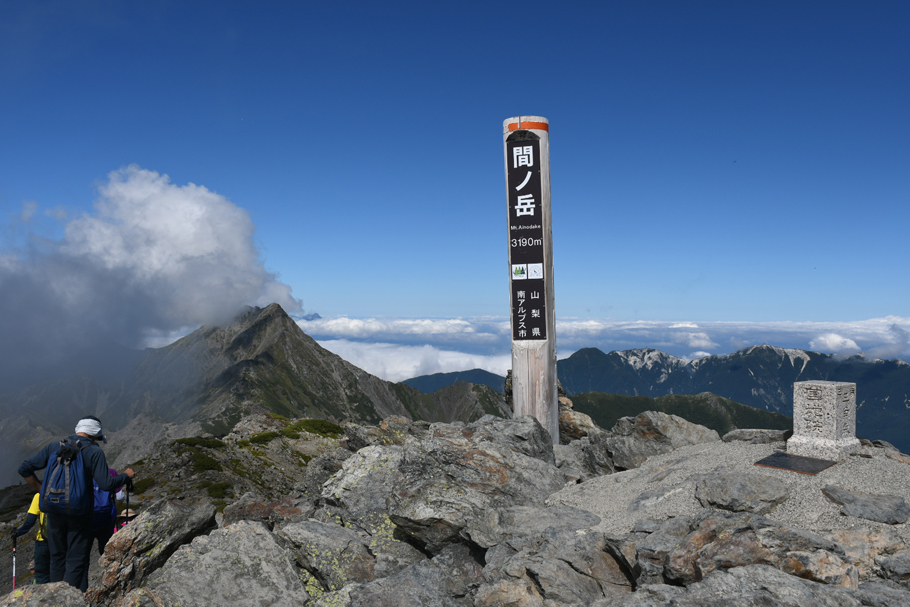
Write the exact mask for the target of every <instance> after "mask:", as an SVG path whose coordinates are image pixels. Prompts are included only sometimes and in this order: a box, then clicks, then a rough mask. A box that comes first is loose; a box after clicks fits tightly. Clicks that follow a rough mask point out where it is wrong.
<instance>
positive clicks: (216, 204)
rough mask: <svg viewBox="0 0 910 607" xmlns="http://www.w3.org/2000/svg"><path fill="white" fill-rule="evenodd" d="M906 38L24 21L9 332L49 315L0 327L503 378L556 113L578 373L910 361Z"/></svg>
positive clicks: (557, 200) (0, 185)
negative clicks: (696, 365) (513, 282)
mask: <svg viewBox="0 0 910 607" xmlns="http://www.w3.org/2000/svg"><path fill="white" fill-rule="evenodd" d="M908 31H910V6H908V5H907V4H906V3H905V2H865V3H858V2H837V1H824V2H821V1H819V2H814V1H800V2H783V1H780V2H778V1H762V2H720V1H714V2H698V1H692V2H686V1H665V2H658V1H638V2H631V1H627V2H579V3H534V2H522V3H497V2H484V3H452V4H449V5H443V4H442V3H416V2H415V3H411V2H404V3H400V2H399V3H396V2H389V3H382V4H377V3H365V2H348V3H344V4H343V5H342V4H339V5H338V6H334V5H321V4H319V5H317V4H316V3H303V2H272V3H256V4H254V3H249V2H247V3H241V2H223V1H222V2H192V3H188V2H155V3H124V2H107V1H104V2H63V1H61V2H24V1H8V0H2V1H0V115H2V116H3V119H2V120H0V215H2V219H3V223H2V232H0V238H2V240H0V290H2V291H4V292H5V293H4V297H3V299H5V300H7V303H6V304H0V308H2V309H0V312H2V313H3V314H4V315H7V316H9V315H13V316H16V315H20V317H21V315H22V314H25V313H27V314H28V315H30V316H29V318H30V320H29V322H27V323H17V324H16V326H11V325H10V323H9V322H7V323H6V324H3V323H0V332H6V333H8V334H10V335H13V336H15V337H16V339H19V340H25V341H28V340H35V341H40V340H41V339H42V337H41V336H42V335H45V334H46V333H47V332H48V329H46V328H41V329H40V330H35V331H32V329H31V327H45V325H44V324H43V321H42V318H44V319H47V322H50V323H52V324H56V325H57V328H58V329H59V328H60V327H63V328H64V329H66V330H61V331H59V332H60V333H63V334H65V335H67V336H69V337H68V338H67V339H70V341H72V342H74V343H75V342H84V341H85V340H86V339H89V337H90V336H92V335H98V334H104V335H105V336H106V337H113V338H115V339H119V340H120V341H124V342H129V341H131V340H132V341H136V338H137V336H143V338H144V339H148V338H149V336H152V338H154V339H157V340H158V341H157V342H155V341H154V340H153V342H149V343H164V342H165V341H166V340H167V339H168V336H172V335H174V334H178V333H180V332H181V331H184V332H185V331H186V330H187V328H192V327H194V326H198V324H201V323H205V322H210V321H212V319H216V318H218V317H220V316H223V315H224V314H225V313H226V310H227V309H228V308H230V307H231V306H233V305H235V304H237V305H239V304H242V303H263V302H266V301H268V300H278V301H280V302H281V303H283V305H285V307H287V308H289V310H292V311H297V312H300V311H305V312H312V311H315V312H318V313H319V314H321V315H322V316H324V317H326V318H327V319H330V320H331V321H332V322H324V323H322V324H320V325H312V324H309V325H308V324H304V325H303V326H304V328H305V329H309V330H310V332H311V333H312V334H314V335H315V336H316V337H317V338H318V339H320V340H321V341H322V342H324V343H326V344H327V345H329V346H330V347H333V348H335V349H336V351H339V352H340V353H341V352H344V354H345V355H347V356H349V357H350V358H351V359H352V362H355V363H357V362H360V363H362V364H364V366H365V367H366V368H368V370H373V371H374V372H381V373H383V374H385V375H386V376H387V377H392V378H399V376H400V375H404V374H407V373H409V371H408V370H409V369H412V368H418V369H421V370H426V371H433V370H448V369H451V368H452V367H453V366H458V365H460V364H469V363H467V362H458V363H454V362H452V361H451V360H452V357H455V358H456V359H457V355H458V353H461V354H465V355H471V356H474V357H475V358H473V359H471V361H470V362H473V363H477V364H478V365H485V366H487V367H489V368H496V369H498V368H500V367H502V361H503V360H506V359H507V354H508V347H509V346H508V339H507V337H505V338H504V337H503V335H504V334H506V333H507V330H505V331H503V330H502V327H503V323H504V322H505V319H506V315H507V314H508V305H509V303H508V286H507V278H506V276H507V275H506V272H507V248H506V230H505V221H506V214H505V195H504V174H503V162H502V153H503V152H502V138H501V125H502V121H503V120H504V119H506V118H509V117H511V116H517V115H541V116H545V117H547V118H548V119H549V121H550V138H551V139H550V143H551V177H552V184H553V185H552V201H553V202H552V214H553V241H554V257H555V277H556V278H555V280H556V293H555V296H556V312H557V317H558V319H559V321H558V322H559V324H560V325H561V327H562V329H563V330H562V331H560V330H559V329H560V327H559V326H558V327H557V328H558V333H557V340H558V343H559V344H560V352H561V355H562V354H564V353H569V352H571V351H573V350H575V349H577V348H578V347H583V346H584V345H593V346H597V347H600V348H601V349H604V350H611V349H624V348H627V347H645V346H650V347H660V348H661V349H664V350H665V351H668V352H670V353H672V354H675V355H679V356H689V357H691V356H698V355H703V354H705V353H711V354H723V353H727V352H731V351H733V350H736V349H738V348H739V347H744V346H746V345H750V344H752V343H763V342H766V341H767V342H770V343H774V344H775V345H782V346H787V347H801V348H815V349H818V350H821V351H830V352H843V353H851V352H856V351H864V352H872V353H879V354H884V355H887V356H889V357H891V356H900V357H903V358H905V359H907V358H908V357H910V346H908V343H907V332H908V331H910V311H908V308H907V306H908V304H907V302H908V301H910V280H908V272H907V265H906V264H907V259H908V258H910V239H908V238H907V226H908V225H910V210H908V207H910V205H908V203H910V195H908V193H910V148H908V142H910V119H908V117H907V108H908V107H910V39H908V37H907V32H908ZM165 176H166V177H165ZM190 184H194V185H190ZM200 217H201V218H204V220H200ZM225 217H230V218H231V219H230V220H226V219H224V218H225ZM199 221H204V223H205V229H204V230H202V232H203V233H204V234H205V236H204V237H203V238H202V242H203V244H202V245H200V244H199V241H198V240H197V236H198V233H197V232H196V231H193V230H190V231H189V232H188V233H186V234H183V236H180V234H179V233H182V231H185V230H186V229H187V228H188V227H193V226H196V225H197V224H196V223H195V222H199ZM149 225H153V226H155V228H154V229H147V227H148V226H149ZM112 238H113V239H114V240H116V242H117V243H119V244H118V245H117V246H112V245H111V244H110V243H111V239H112ZM204 243H209V244H208V245H204ZM227 243H232V244H231V245H228V244H227ZM188 260H189V261H188ZM80 272H84V275H83V274H80ZM70 283H72V284H70ZM74 285H75V286H74ZM14 290H15V292H16V293H17V297H15V298H12V299H15V300H16V301H15V302H11V301H10V300H11V298H10V296H9V294H10V293H12V292H13V291H14ZM102 298H103V302H102ZM295 302H299V304H300V307H299V309H297V310H294V308H295ZM17 306H18V307H17ZM99 309H100V310H101V311H98V310H99ZM90 310H95V311H96V312H95V313H90V312H89V311H90ZM42 315H43V316H42ZM428 319H430V320H428ZM459 319H460V320H459ZM421 323H422V324H421ZM459 323H460V324H459ZM636 323H638V324H637V325H636ZM642 326H646V327H647V329H646V330H642V329H641V327H642ZM370 327H372V329H370ZM490 327H494V329H490ZM629 327H633V329H630V328H629ZM70 329H71V330H70ZM42 331H43V333H42ZM54 332H55V333H57V331H56V330H55V331H54ZM487 335H493V336H494V337H484V336H487ZM7 337H9V335H8V336H7ZM813 344H814V345H813ZM392 350H395V352H397V354H396V356H395V357H393V356H392V355H391V354H390V352H391V351H392ZM377 353H380V354H377ZM415 353H416V354H415ZM420 353H422V354H420ZM427 353H430V354H429V359H430V360H431V363H432V364H431V363H426V360H427V357H426V356H427ZM449 354H451V356H450V357H449V358H446V357H447V356H449ZM415 356H416V358H415ZM409 357H410V358H409ZM504 357H505V358H504ZM377 358H378V359H385V360H386V361H389V360H392V359H394V360H399V358H400V360H401V361H403V362H402V365H404V367H403V368H404V369H405V370H399V371H395V372H393V371H391V370H390V369H389V368H387V367H382V368H381V369H380V366H381V365H379V366H377V364H376V363H375V362H374V363H370V362H369V361H375V360H376V359H377ZM443 359H445V360H446V361H448V362H440V361H442V360H443ZM414 360H421V361H424V363H425V364H424V363H414V364H417V366H416V367H415V366H413V365H412V364H411V363H413V362H414ZM458 360H461V359H458ZM494 360H495V361H497V362H495V364H494V363H492V362H490V361H494ZM408 361H410V362H408ZM432 361H435V362H432ZM478 361H479V362H478ZM370 364H373V365H374V366H373V367H372V368H370V366H369V365H370ZM408 365H411V366H408ZM421 365H422V366H421ZM434 365H435V366H434ZM396 368H397V367H396Z"/></svg>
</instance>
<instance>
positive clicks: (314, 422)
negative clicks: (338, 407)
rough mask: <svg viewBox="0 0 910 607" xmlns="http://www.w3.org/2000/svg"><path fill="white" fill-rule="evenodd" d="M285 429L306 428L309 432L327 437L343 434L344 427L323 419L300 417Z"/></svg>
mask: <svg viewBox="0 0 910 607" xmlns="http://www.w3.org/2000/svg"><path fill="white" fill-rule="evenodd" d="M285 430H290V431H292V432H299V431H301V430H306V431H307V432H309V433H310V434H318V435H319V436H325V437H328V438H338V437H339V436H341V435H342V434H344V428H342V427H341V426H339V425H338V424H333V423H332V422H330V421H326V420H324V419H302V420H300V421H299V422H297V423H295V424H291V425H290V426H288V427H287V428H285Z"/></svg>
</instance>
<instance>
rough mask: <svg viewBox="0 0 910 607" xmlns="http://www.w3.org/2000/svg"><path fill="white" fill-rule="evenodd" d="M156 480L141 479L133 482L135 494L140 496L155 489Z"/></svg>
mask: <svg viewBox="0 0 910 607" xmlns="http://www.w3.org/2000/svg"><path fill="white" fill-rule="evenodd" d="M154 486H155V479H153V478H141V479H139V480H138V481H133V493H134V494H135V495H139V494H140V493H142V492H143V491H145V490H147V489H149V488H151V487H154Z"/></svg>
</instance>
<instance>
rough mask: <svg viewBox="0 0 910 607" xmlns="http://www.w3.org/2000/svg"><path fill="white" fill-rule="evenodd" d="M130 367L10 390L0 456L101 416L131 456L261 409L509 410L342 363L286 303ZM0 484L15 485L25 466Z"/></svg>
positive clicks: (312, 414)
mask: <svg viewBox="0 0 910 607" xmlns="http://www.w3.org/2000/svg"><path fill="white" fill-rule="evenodd" d="M119 356H120V359H121V361H122V364H120V366H119V367H117V368H114V367H113V366H102V367H98V366H92V365H86V366H85V368H77V369H76V371H75V372H73V373H72V374H70V375H63V376H59V377H55V378H54V379H53V380H48V381H45V382H42V383H39V384H35V385H32V386H29V387H27V388H24V389H22V390H19V391H17V392H15V393H13V394H6V395H0V407H2V409H3V413H4V415H3V418H2V420H0V431H5V432H6V433H7V434H6V435H7V436H15V437H18V438H19V440H18V441H17V442H15V444H11V443H10V442H9V441H7V442H5V443H0V456H4V457H6V458H7V461H13V462H18V461H21V460H22V459H23V458H24V457H25V456H27V455H30V454H31V453H33V452H34V451H36V450H37V449H38V448H40V447H41V446H43V445H44V444H46V443H47V442H48V441H49V440H52V439H54V438H57V437H60V436H64V435H68V434H70V433H72V429H73V427H74V426H75V422H76V420H78V418H79V417H81V416H83V415H86V414H95V415H98V416H99V417H101V419H102V420H103V421H104V425H105V431H106V433H108V434H109V435H112V436H111V438H112V440H111V443H110V444H109V445H108V446H107V447H106V450H107V452H108V459H109V461H112V462H117V463H118V464H125V463H129V462H131V461H134V460H136V459H139V458H141V457H143V456H144V455H145V454H146V453H147V452H149V451H150V450H152V449H153V448H154V445H155V444H156V443H158V442H160V441H162V440H173V439H177V438H181V437H185V436H195V435H199V434H201V433H210V434H214V435H223V434H224V433H226V432H228V431H229V430H230V429H231V428H232V427H233V426H234V424H236V423H237V421H238V420H239V419H241V418H242V417H244V416H247V415H250V414H255V413H266V414H277V415H282V416H285V417H288V418H320V419H330V420H334V421H339V422H340V421H355V422H362V423H376V422H378V421H379V420H381V419H383V418H386V417H389V416H393V415H394V416H401V417H405V418H409V419H415V418H416V419H423V420H426V421H453V420H463V421H467V420H471V419H477V418H479V417H481V416H483V415H484V414H486V413H495V414H498V415H507V414H508V412H507V409H506V407H505V402H504V400H503V398H502V396H501V395H499V394H497V393H496V391H494V390H492V389H491V388H488V387H487V386H474V387H471V386H468V385H466V386H462V387H459V388H455V389H446V390H444V391H441V392H440V393H439V394H431V395H426V394H423V393H421V392H420V391H419V390H416V389H415V388H411V387H410V386H407V385H404V384H393V383H391V382H387V381H384V380H382V379H380V378H378V377H375V376H373V375H370V374H369V373H367V372H366V371H364V370H362V369H360V368H358V367H356V366H354V365H352V364H351V363H349V362H347V361H345V360H343V359H342V358H340V357H339V356H337V355H335V354H333V353H331V352H329V351H328V350H326V349H324V348H322V347H321V346H320V345H319V344H317V343H316V341H315V340H313V339H312V338H311V337H310V336H308V335H306V334H305V333H304V332H303V331H302V330H301V329H300V327H299V326H298V325H297V324H296V323H295V322H294V321H293V320H292V319H291V318H290V317H289V316H288V315H287V314H286V313H285V312H284V310H283V309H282V308H281V307H280V306H278V305H277V304H272V305H270V306H268V307H266V308H263V309H260V308H248V309H247V310H246V311H244V312H243V313H241V314H240V315H238V316H237V317H236V318H235V319H234V320H233V321H232V322H231V323H228V324H225V325H224V326H220V327H214V326H213V327H202V328H200V329H198V330H197V331H195V332H194V333H192V334H190V335H187V336H186V337H184V338H182V339H180V340H178V341H176V342H175V343H173V344H171V345H169V346H167V347H164V348H160V349H157V350H151V349H149V350H146V351H144V352H139V353H136V352H133V351H129V352H126V353H123V352H121V353H119ZM11 468H12V470H11V471H9V472H8V473H7V474H6V475H2V476H0V482H16V480H17V477H15V476H14V472H15V465H13V466H11Z"/></svg>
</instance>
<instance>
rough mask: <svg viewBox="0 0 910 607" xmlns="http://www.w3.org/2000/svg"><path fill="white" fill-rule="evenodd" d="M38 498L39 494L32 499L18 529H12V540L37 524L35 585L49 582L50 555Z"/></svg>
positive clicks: (44, 519) (45, 525)
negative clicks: (23, 520)
mask: <svg viewBox="0 0 910 607" xmlns="http://www.w3.org/2000/svg"><path fill="white" fill-rule="evenodd" d="M40 497H41V493H40V492H39V493H36V494H35V497H33V498H32V505H31V506H29V508H28V514H26V515H25V522H24V523H23V524H22V526H21V527H19V528H18V529H13V538H17V537H20V536H22V535H25V534H26V533H28V532H29V531H30V530H31V528H32V527H33V526H34V525H35V523H38V531H37V532H36V534H35V560H34V563H35V583H36V584H47V583H48V582H50V581H51V577H50V576H51V553H50V548H48V546H47V534H46V532H47V520H46V517H45V515H44V513H43V512H41V510H40V509H39V508H38V502H39V498H40Z"/></svg>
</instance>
